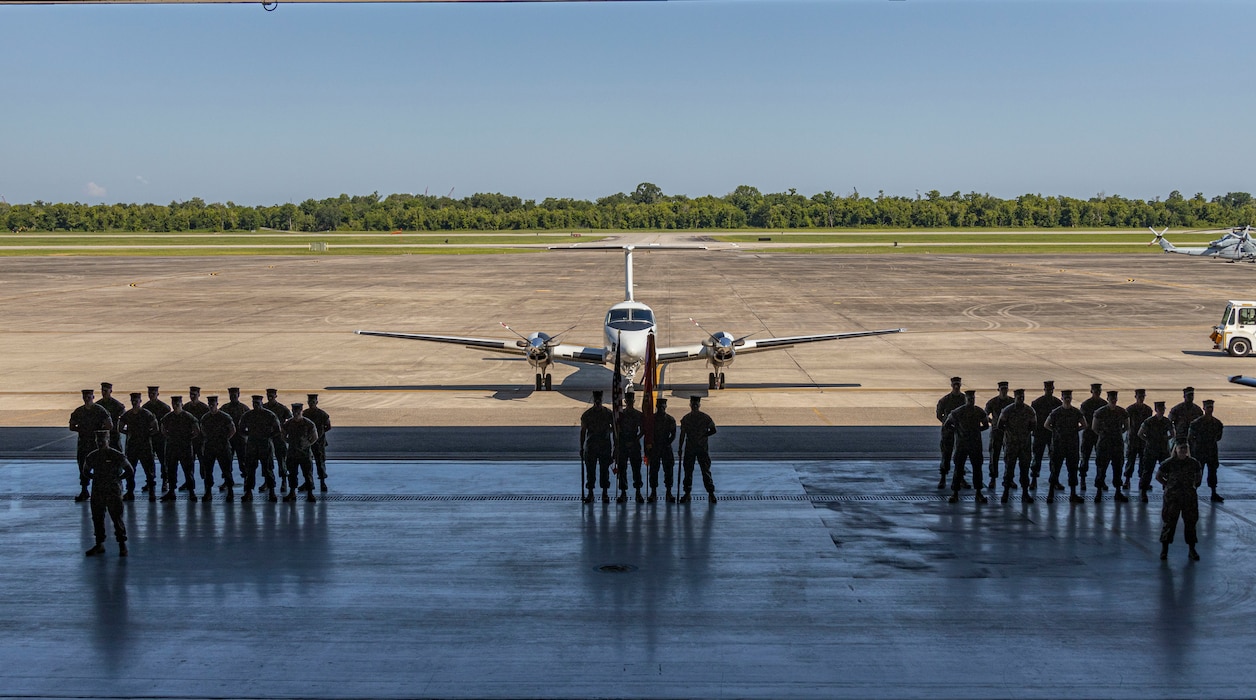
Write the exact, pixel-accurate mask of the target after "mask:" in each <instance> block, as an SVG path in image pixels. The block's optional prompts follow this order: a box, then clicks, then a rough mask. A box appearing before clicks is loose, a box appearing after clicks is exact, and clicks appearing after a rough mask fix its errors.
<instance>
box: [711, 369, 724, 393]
mask: <svg viewBox="0 0 1256 700" xmlns="http://www.w3.org/2000/svg"><path fill="white" fill-rule="evenodd" d="M707 388H708V389H723V388H724V373H723V372H720V373H719V374H716V373H715V372H710V373H708V374H707Z"/></svg>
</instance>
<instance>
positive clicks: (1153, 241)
mask: <svg viewBox="0 0 1256 700" xmlns="http://www.w3.org/2000/svg"><path fill="white" fill-rule="evenodd" d="M1147 230H1148V231H1151V232H1152V233H1154V234H1155V235H1156V237H1155V238H1153V239H1151V242H1150V243H1148V244H1147V245H1155V244H1157V243H1159V242H1160V240H1161V239H1163V238H1164V234H1166V233H1168V232H1169V227H1168V226H1165V227H1164V230H1163V231H1159V232H1157V231H1156V229H1154V228H1152V227H1150V226H1148V227H1147Z"/></svg>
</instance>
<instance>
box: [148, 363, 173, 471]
mask: <svg viewBox="0 0 1256 700" xmlns="http://www.w3.org/2000/svg"><path fill="white" fill-rule="evenodd" d="M144 410H145V411H148V412H149V413H151V414H153V417H154V418H156V419H157V425H159V426H160V425H161V419H163V418H165V417H166V416H167V415H169V413H170V406H168V405H166V402H165V401H162V400H161V391H160V390H159V389H158V387H155V386H150V387H148V401H145V402H144ZM153 453H154V454H156V455H157V461H158V462H159V463H161V478H162V479H165V478H166V436H165V435H162V434H161V430H160V429H159V430H158V431H157V434H156V435H154V436H153ZM161 490H162V492H163V493H164V492H165V490H166V484H165V482H164V481H163V482H162V485H161Z"/></svg>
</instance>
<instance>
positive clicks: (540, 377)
mask: <svg viewBox="0 0 1256 700" xmlns="http://www.w3.org/2000/svg"><path fill="white" fill-rule="evenodd" d="M553 389H554V375H552V374H550V373H549V372H546V373H545V374H541V373H540V372H537V374H536V390H537V391H553Z"/></svg>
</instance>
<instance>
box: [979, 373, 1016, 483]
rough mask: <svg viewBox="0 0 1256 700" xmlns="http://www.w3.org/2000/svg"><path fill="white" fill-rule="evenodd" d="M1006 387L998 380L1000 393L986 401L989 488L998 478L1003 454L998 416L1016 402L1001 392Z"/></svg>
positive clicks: (1005, 384) (1001, 430)
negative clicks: (988, 436) (988, 437)
mask: <svg viewBox="0 0 1256 700" xmlns="http://www.w3.org/2000/svg"><path fill="white" fill-rule="evenodd" d="M1006 387H1007V382H999V389H1000V393H998V394H995V395H994V397H993V398H991V399H990V400H989V401H987V402H986V418H987V419H988V420H989V421H990V488H994V484H995V480H996V479H998V478H999V458H1000V457H1002V456H1003V428H1000V427H999V416H1000V415H1002V414H1003V409H1005V408H1007V407H1008V406H1011V405H1012V404H1014V403H1016V399H1014V398H1012V397H1011V396H1006V395H1004V394H1003V393H1002V390H1004V389H1006Z"/></svg>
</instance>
